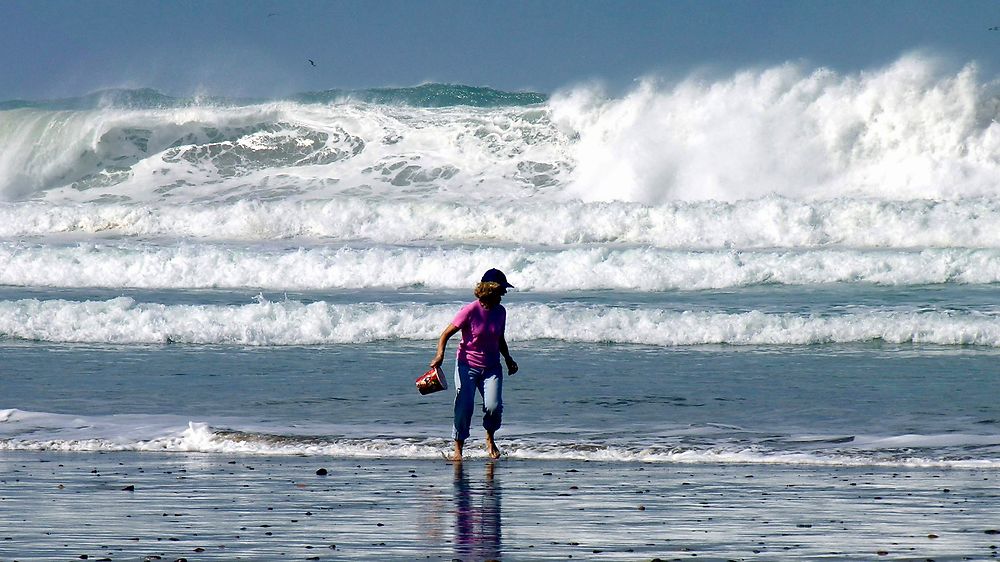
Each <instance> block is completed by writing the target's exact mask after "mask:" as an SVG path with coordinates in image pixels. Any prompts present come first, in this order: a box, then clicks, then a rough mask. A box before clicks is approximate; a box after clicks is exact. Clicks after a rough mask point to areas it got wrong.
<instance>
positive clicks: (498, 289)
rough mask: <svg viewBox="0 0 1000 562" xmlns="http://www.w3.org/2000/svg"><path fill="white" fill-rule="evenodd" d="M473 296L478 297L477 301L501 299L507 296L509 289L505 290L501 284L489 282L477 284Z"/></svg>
mask: <svg viewBox="0 0 1000 562" xmlns="http://www.w3.org/2000/svg"><path fill="white" fill-rule="evenodd" d="M473 294H474V295H476V298H477V299H483V298H491V297H500V296H503V295H506V294H507V289H504V288H503V287H502V286H501V285H500V283H496V282H494V281H487V282H485V283H477V284H476V289H475V290H474V291H473Z"/></svg>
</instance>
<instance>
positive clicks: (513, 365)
mask: <svg viewBox="0 0 1000 562" xmlns="http://www.w3.org/2000/svg"><path fill="white" fill-rule="evenodd" d="M506 362H507V374H508V375H513V374H514V373H516V372H517V361H514V358H513V357H508V358H506Z"/></svg>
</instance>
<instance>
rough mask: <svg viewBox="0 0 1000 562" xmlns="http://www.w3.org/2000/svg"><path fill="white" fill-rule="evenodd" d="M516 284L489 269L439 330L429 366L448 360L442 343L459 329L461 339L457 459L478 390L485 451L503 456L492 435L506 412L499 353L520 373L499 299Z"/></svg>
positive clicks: (509, 369)
mask: <svg viewBox="0 0 1000 562" xmlns="http://www.w3.org/2000/svg"><path fill="white" fill-rule="evenodd" d="M508 287H513V285H511V284H510V283H508V282H507V276H506V275H504V274H503V272H502V271H500V270H499V269H491V270H489V271H487V272H486V273H485V274H484V275H483V279H482V281H481V282H480V283H479V284H477V285H476V289H475V295H476V300H475V301H473V302H471V303H469V304H467V305H465V306H464V307H462V309H461V310H459V311H458V314H456V315H455V319H454V320H452V321H451V324H448V326H447V327H445V329H444V331H443V332H441V337H440V338H439V339H438V345H437V354H436V355H435V356H434V359H433V360H432V361H431V367H440V366H441V363H443V362H444V348H445V346H446V345H447V343H448V339H449V338H451V336H453V335H455V333H456V332H458V331H459V330H461V332H462V341H461V343H459V344H458V354H457V357H456V361H455V391H456V395H455V426H454V429H453V430H452V437H453V438H454V439H455V453H454V455H453V457H452V458H453V459H454V460H456V461H460V460H462V447H463V446H464V445H465V440H466V439H468V438H469V426H470V425H471V424H472V409H473V407H475V405H476V390H477V389H478V390H479V394H481V395H482V397H483V428H484V429H485V430H486V451H487V453H489V455H490V458H494V459H495V458H498V457H500V449H499V448H498V447H497V445H496V442H494V440H493V434H494V433H496V431H497V429H499V428H500V421H501V415H502V413H503V369H502V368H501V367H500V356H501V355H502V356H503V358H504V361H505V362H506V363H507V372H508V373H510V374H511V375H513V374H514V373H516V372H517V363H515V362H514V359H513V358H512V357H511V356H510V351H509V350H508V349H507V340H506V339H504V329H505V327H506V324H507V311H506V310H505V309H504V307H503V306H501V305H500V300H501V299H502V298H503V296H504V295H505V294H506V293H507V288H508Z"/></svg>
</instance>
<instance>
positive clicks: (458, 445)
mask: <svg viewBox="0 0 1000 562" xmlns="http://www.w3.org/2000/svg"><path fill="white" fill-rule="evenodd" d="M464 445H465V443H464V442H462V441H458V440H456V441H455V452H454V453H452V454H451V459H449V460H451V461H453V462H462V446H464Z"/></svg>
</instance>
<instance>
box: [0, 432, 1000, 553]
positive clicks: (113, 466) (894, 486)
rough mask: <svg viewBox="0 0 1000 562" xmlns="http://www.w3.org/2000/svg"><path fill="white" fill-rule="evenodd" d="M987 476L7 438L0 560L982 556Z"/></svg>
mask: <svg viewBox="0 0 1000 562" xmlns="http://www.w3.org/2000/svg"><path fill="white" fill-rule="evenodd" d="M321 469H322V470H321ZM317 471H319V472H322V471H326V474H325V475H320V474H317ZM998 483H1000V474H997V473H996V471H993V470H983V471H977V470H942V469H881V468H872V467H822V466H820V467H816V466H811V467H810V466H787V465H704V464H699V465H682V464H634V463H598V462H581V461H524V460H517V459H501V460H500V461H498V462H488V461H485V460H483V459H481V458H476V459H470V460H467V461H465V462H464V463H461V464H460V465H457V466H456V465H452V464H451V463H447V462H445V461H443V460H441V461H428V460H417V459H413V460H408V459H335V458H324V457H276V456H271V457H262V456H223V455H209V454H184V453H164V454H159V453H131V452H121V453H79V452H75V453H58V452H27V451H15V452H9V451H7V452H0V485H2V487H0V490H2V491H0V561H3V562H9V561H12V560H19V561H29V560H30V561H40V560H46V561H50V560H81V559H88V560H169V561H174V560H178V559H186V560H191V561H194V560H358V559H371V560H417V559H431V560H454V559H459V560H464V561H469V560H489V559H498V560H546V559H548V560H567V559H586V560H653V559H657V558H659V559H662V560H689V559H696V560H807V559H809V560H814V559H828V560H875V559H878V560H926V559H932V560H989V559H994V558H997V557H998V556H1000V554H998V550H997V549H998V546H1000V488H998V486H997V484H998Z"/></svg>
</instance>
